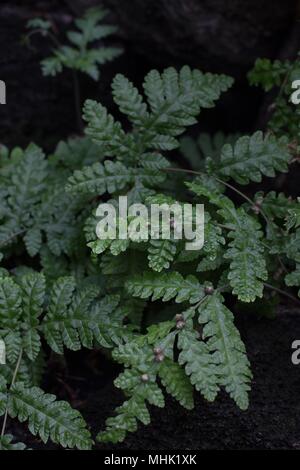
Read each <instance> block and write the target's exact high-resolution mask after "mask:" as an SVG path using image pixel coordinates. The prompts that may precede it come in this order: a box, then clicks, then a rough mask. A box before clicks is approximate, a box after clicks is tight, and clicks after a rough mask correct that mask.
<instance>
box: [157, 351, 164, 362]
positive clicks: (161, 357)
mask: <svg viewBox="0 0 300 470" xmlns="http://www.w3.org/2000/svg"><path fill="white" fill-rule="evenodd" d="M164 358H165V355H164V354H163V353H160V354H157V355H156V356H155V361H156V362H162V361H163V360H164Z"/></svg>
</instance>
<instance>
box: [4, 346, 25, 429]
mask: <svg viewBox="0 0 300 470" xmlns="http://www.w3.org/2000/svg"><path fill="white" fill-rule="evenodd" d="M22 356H23V349H22V348H21V349H20V353H19V357H18V361H17V364H16V367H15V370H14V373H13V378H12V381H11V384H10V387H9V390H8V394H9V391H10V389H11V388H12V387H13V385H14V383H15V381H16V378H17V375H18V371H19V368H20V364H21V360H22ZM7 416H8V403H7V404H6V408H5V414H4V418H3V424H2V431H1V437H3V436H4V433H5V428H6V423H7Z"/></svg>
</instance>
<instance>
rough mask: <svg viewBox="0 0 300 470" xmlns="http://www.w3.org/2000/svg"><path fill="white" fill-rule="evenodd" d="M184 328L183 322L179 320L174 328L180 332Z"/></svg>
mask: <svg viewBox="0 0 300 470" xmlns="http://www.w3.org/2000/svg"><path fill="white" fill-rule="evenodd" d="M184 327H185V321H183V320H179V321H178V322H177V323H176V328H177V330H182V328H184Z"/></svg>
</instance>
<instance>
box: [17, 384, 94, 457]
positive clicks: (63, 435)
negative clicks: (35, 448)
mask: <svg viewBox="0 0 300 470" xmlns="http://www.w3.org/2000/svg"><path fill="white" fill-rule="evenodd" d="M8 413H9V416H10V417H11V418H16V417H17V418H18V419H19V421H20V422H21V423H23V422H25V421H28V427H29V430H30V432H31V433H32V434H33V435H34V436H39V437H40V438H41V439H42V441H43V442H44V443H46V442H47V441H48V439H49V438H50V439H51V440H52V441H53V442H54V443H57V444H60V445H62V446H63V447H69V448H73V447H77V448H78V449H80V450H88V449H90V448H91V446H92V439H91V435H90V433H89V431H88V430H87V429H86V425H85V422H84V420H83V418H82V417H81V415H80V413H79V412H78V411H76V410H74V409H72V408H71V407H70V405H69V404H68V403H67V402H65V401H56V397H55V396H54V395H50V394H47V393H44V392H43V390H41V389H40V388H38V387H32V388H25V387H24V385H23V384H22V383H16V384H15V385H13V386H12V387H11V389H10V393H9V398H8Z"/></svg>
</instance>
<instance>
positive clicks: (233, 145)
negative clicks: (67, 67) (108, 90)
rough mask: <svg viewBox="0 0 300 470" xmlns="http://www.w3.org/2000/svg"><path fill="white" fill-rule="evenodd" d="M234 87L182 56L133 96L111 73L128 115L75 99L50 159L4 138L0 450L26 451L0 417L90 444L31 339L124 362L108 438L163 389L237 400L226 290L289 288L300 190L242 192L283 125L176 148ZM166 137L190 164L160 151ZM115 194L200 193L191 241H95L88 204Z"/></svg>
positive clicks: (279, 141) (280, 149)
mask: <svg viewBox="0 0 300 470" xmlns="http://www.w3.org/2000/svg"><path fill="white" fill-rule="evenodd" d="M232 83H233V80H232V79H231V78H230V77H227V76H224V75H213V74H209V73H207V74H204V73H201V72H200V71H198V70H191V69H190V68H189V67H187V66H185V67H183V68H182V69H181V70H180V71H176V70H175V69H174V68H168V69H166V70H164V71H163V72H162V73H159V72H158V71H155V70H154V71H151V72H150V73H149V74H148V75H147V76H146V77H145V80H144V84H143V92H142V91H141V90H138V88H136V87H135V86H134V84H132V83H131V82H130V81H129V80H128V79H127V78H126V77H124V76H123V75H117V76H116V77H115V79H114V81H113V84H112V94H113V99H114V101H115V103H116V105H117V106H118V107H119V110H120V111H121V113H122V114H124V115H125V117H126V118H127V119H128V124H129V125H126V127H125V126H124V127H123V125H122V123H121V122H119V121H117V120H116V119H115V118H114V117H113V116H112V115H111V114H110V113H109V111H108V110H107V109H106V108H105V107H104V106H103V105H102V104H101V103H99V102H95V101H91V100H88V101H86V103H85V105H84V109H83V117H84V120H85V121H86V123H87V126H86V135H87V136H86V137H85V138H83V139H75V140H74V139H72V140H70V141H68V142H61V143H60V144H59V145H58V147H57V149H56V150H55V152H54V154H53V155H51V156H50V157H49V158H48V159H45V158H44V155H43V153H42V151H41V150H40V149H38V148H37V147H36V146H30V147H29V148H28V149H27V150H25V152H23V151H22V150H20V149H15V150H14V151H12V152H11V153H9V151H8V150H7V149H4V148H3V149H2V155H3V158H2V160H3V164H2V168H1V173H0V184H1V194H2V198H1V200H2V205H1V216H2V221H3V223H2V226H1V240H2V252H3V260H2V263H3V269H2V271H1V278H0V339H2V340H3V341H4V343H5V345H6V351H7V365H6V366H0V377H1V382H0V384H1V388H0V414H1V415H3V416H4V422H3V430H2V437H1V441H0V445H1V448H3V449H7V448H12V449H14V448H15V449H18V448H21V447H23V446H22V444H20V443H19V444H18V443H17V444H15V443H14V440H13V438H12V436H11V434H10V433H9V428H8V423H9V421H8V417H9V418H10V419H19V420H20V421H21V422H23V421H27V422H28V425H29V430H30V431H31V432H33V434H38V435H39V436H40V437H41V439H42V440H43V441H45V442H46V441H47V440H48V438H51V439H52V440H53V441H54V442H56V443H59V444H61V445H63V446H65V447H77V448H80V449H86V448H90V447H91V445H92V439H91V437H90V434H89V431H88V430H87V429H86V426H85V424H84V422H83V420H82V418H81V416H80V415H79V414H78V412H76V411H74V410H72V409H71V408H70V406H69V405H68V404H67V403H65V402H59V401H57V400H56V399H55V397H54V396H53V395H49V394H47V393H45V392H44V391H43V390H42V389H41V388H40V386H41V379H42V376H43V365H44V364H45V355H44V354H43V348H42V344H44V343H46V344H47V345H48V347H49V348H50V349H51V350H52V351H54V352H55V353H56V354H63V353H64V350H65V348H67V349H71V350H73V351H77V350H79V349H80V348H81V347H86V348H91V349H94V348H101V349H103V348H104V349H107V350H109V351H110V353H111V356H112V358H113V359H114V360H115V361H116V362H118V363H119V364H120V365H122V366H123V369H122V372H121V373H120V374H119V376H118V377H117V378H116V380H115V386H116V387H117V388H120V389H121V390H122V391H123V392H124V394H125V397H126V399H125V401H124V403H123V404H121V405H120V406H119V407H118V408H117V409H116V411H115V414H114V415H113V416H112V417H109V418H108V419H107V421H106V426H104V423H99V428H100V432H99V434H98V437H97V440H98V441H100V442H113V443H117V442H120V441H122V440H124V439H125V437H126V435H127V433H128V432H134V431H136V430H137V428H138V425H139V423H142V424H144V425H146V424H148V423H149V422H150V419H151V416H150V411H149V407H148V406H149V405H154V406H157V407H160V408H163V407H164V404H165V393H168V394H170V395H171V396H173V397H174V398H175V399H176V400H177V401H178V402H179V403H180V405H182V406H183V407H185V408H187V409H188V410H191V409H192V408H193V406H194V391H195V390H196V391H197V392H200V394H201V395H202V396H203V398H204V399H206V400H208V401H214V400H215V399H217V395H218V393H219V391H220V390H221V389H224V390H225V391H226V392H227V393H228V395H229V396H230V397H231V398H232V399H233V400H234V401H235V403H236V404H237V406H238V407H239V408H240V409H242V410H244V409H246V408H247V407H248V403H249V391H250V386H251V378H252V374H251V367H250V363H249V360H248V358H247V353H246V348H245V345H244V343H243V341H242V339H241V336H240V334H239V331H238V329H237V327H236V326H235V321H234V315H233V313H232V312H231V311H230V309H229V303H228V299H229V298H230V297H233V298H235V299H236V308H235V310H236V311H237V314H238V311H239V309H240V307H241V303H247V304H249V303H253V304H254V305H255V302H257V300H258V299H261V298H262V297H263V296H264V295H265V294H266V291H267V292H268V291H270V290H273V291H275V292H276V291H277V294H279V293H280V294H285V291H284V290H283V289H282V287H283V284H284V283H286V285H287V286H292V287H293V286H298V287H299V285H300V276H299V273H300V269H299V266H300V257H299V253H300V244H299V240H300V237H299V235H300V215H299V202H298V201H296V200H292V199H290V198H287V197H286V196H285V195H284V194H282V193H280V194H276V193H275V192H274V191H271V192H269V193H267V194H264V193H262V192H261V191H260V192H257V193H256V194H254V195H253V196H252V197H250V196H249V195H248V193H247V194H245V193H244V190H243V186H246V185H248V184H249V183H250V182H256V183H260V182H261V181H262V178H263V177H265V176H268V177H274V176H275V175H276V174H278V173H279V172H287V171H288V169H289V163H290V162H291V160H292V159H293V155H292V152H291V148H290V145H289V144H290V141H289V139H288V138H287V137H286V136H282V135H278V136H275V135H273V134H270V133H266V134H264V133H263V132H261V131H257V132H255V133H254V134H252V135H249V136H242V137H240V136H238V135H235V136H230V137H229V138H225V137H224V136H221V137H220V135H219V137H218V138H214V139H213V140H212V141H210V140H209V139H208V138H207V136H206V137H205V138H204V139H203V137H202V138H201V139H200V142H201V143H200V150H201V155H200V158H199V159H198V157H197V155H198V153H195V152H194V153H193V155H192V153H190V150H189V149H191V148H192V149H194V150H195V149H196V147H197V146H196V144H195V143H194V142H192V141H191V140H189V142H188V144H189V145H188V146H187V145H186V143H187V141H186V140H185V141H183V140H182V138H181V137H182V134H183V133H184V132H185V130H186V129H187V128H188V127H189V126H192V125H194V124H196V123H197V120H198V116H199V114H201V110H202V109H204V108H212V107H213V106H214V104H215V102H216V101H217V100H218V99H219V98H220V96H221V95H222V93H225V92H226V91H227V89H228V88H229V87H230V86H231V85H232ZM125 129H126V130H125ZM203 142H205V143H206V145H204V144H203ZM178 149H179V151H180V150H181V151H183V153H184V155H187V160H188V162H189V163H190V168H188V169H184V168H182V167H179V166H176V165H174V164H173V165H172V164H171V163H170V160H168V159H167V158H166V155H167V152H168V151H178ZM198 160H199V161H198ZM32 165H34V168H35V171H34V172H33V171H31V169H30V168H32ZM66 180H67V184H66V187H65V188H64V187H63V184H64V182H65V181H66ZM236 185H238V187H237V186H236ZM57 187H58V188H57ZM55 188H57V191H58V192H56V190H55ZM233 194H234V195H235V198H234V201H237V202H234V201H233V198H232V199H231V197H230V196H232V195H233ZM119 196H127V197H128V202H129V203H130V204H131V203H137V202H140V203H143V204H144V205H145V206H146V207H150V206H151V205H152V204H160V205H162V204H164V203H167V204H172V203H175V202H177V203H178V204H179V205H183V204H184V203H186V202H195V203H204V204H205V241H204V246H203V248H202V249H197V250H193V251H188V250H186V246H185V243H186V241H187V239H183V240H178V239H176V237H174V236H170V238H169V239H156V240H154V239H151V238H150V239H148V240H144V239H143V240H142V239H140V238H138V237H137V238H128V239H125V240H123V239H118V238H115V239H107V240H100V239H99V238H97V235H96V226H97V223H98V221H99V217H98V216H97V211H96V209H97V206H98V205H99V203H100V202H101V201H103V202H107V201H108V202H110V203H111V204H112V205H113V206H114V207H116V208H118V198H119ZM194 217H195V214H194V213H192V215H191V218H192V220H193V221H194ZM139 220H141V219H139ZM119 222H120V220H119ZM130 222H134V223H138V221H137V220H136V219H135V218H134V217H130ZM172 222H173V221H172V219H170V221H169V222H168V223H169V224H170V225H172ZM120 223H122V221H121V222H120ZM117 228H118V230H120V228H121V227H117ZM16 253H18V255H19V257H20V258H21V259H23V260H24V259H25V260H27V257H28V255H29V256H30V257H32V260H31V261H34V263H35V266H36V267H37V270H36V271H33V269H32V268H30V267H28V266H24V264H23V265H20V263H17V265H16V266H14V267H13V268H11V264H10V263H11V261H12V256H13V255H14V256H15V254H16ZM31 264H32V263H31ZM283 266H284V267H285V271H286V272H287V273H288V274H283V270H282V267H283ZM5 268H9V269H5ZM278 273H279V275H278ZM273 278H274V279H276V281H275V284H274V281H272V279H273ZM288 295H289V296H291V294H290V293H288ZM294 300H295V301H297V299H294ZM7 429H8V431H7Z"/></svg>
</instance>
